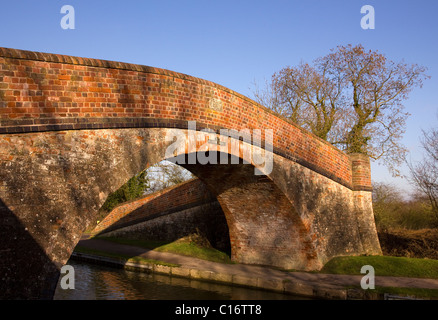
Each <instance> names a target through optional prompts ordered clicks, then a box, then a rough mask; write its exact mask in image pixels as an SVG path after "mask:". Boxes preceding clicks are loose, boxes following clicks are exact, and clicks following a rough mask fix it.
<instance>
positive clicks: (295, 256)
mask: <svg viewBox="0 0 438 320" xmlns="http://www.w3.org/2000/svg"><path fill="white" fill-rule="evenodd" d="M168 130H169V129H159V128H155V129H151V128H149V129H101V130H77V131H57V132H42V133H26V134H11V135H2V136H0V145H1V150H2V155H1V156H2V161H0V166H1V168H0V181H2V185H1V186H0V187H1V189H0V200H1V201H2V202H1V206H0V210H1V211H2V213H3V212H5V213H7V214H4V215H2V221H0V222H1V223H0V231H1V233H2V234H3V235H2V239H10V240H11V241H6V242H2V244H1V247H0V250H2V257H3V258H4V259H6V260H8V261H10V264H8V265H6V264H4V263H2V264H0V266H1V267H0V268H1V269H2V270H0V271H1V273H2V275H4V278H3V281H4V287H5V288H6V290H5V291H4V292H2V295H3V296H4V297H14V298H16V297H19V296H22V297H26V298H51V295H52V294H53V293H54V289H55V285H56V280H57V279H58V277H59V269H60V267H61V266H62V265H63V264H65V263H66V262H67V260H68V258H69V257H70V255H71V252H72V250H73V249H74V247H75V245H76V244H77V242H78V241H79V238H80V236H81V234H82V232H83V231H84V230H85V228H86V227H87V225H89V223H90V222H92V221H93V220H94V219H95V215H96V213H97V211H98V209H99V208H100V206H101V205H102V204H103V202H104V201H105V199H106V197H107V195H108V194H109V193H110V192H113V191H115V190H116V189H117V188H119V187H120V186H121V185H122V184H123V183H125V182H126V181H127V180H128V179H129V178H130V177H132V176H133V175H135V174H136V173H138V172H140V171H141V170H143V169H145V168H146V167H148V166H149V165H152V164H154V163H157V162H159V161H161V160H163V159H165V158H166V156H165V150H166V148H167V147H168V146H169V144H170V143H171V142H169V141H166V139H165V137H166V134H167V132H168ZM221 166H222V165H205V166H202V165H199V164H195V165H186V168H187V169H189V170H190V171H192V172H193V173H195V174H196V175H197V176H199V177H200V178H201V179H202V180H203V181H204V182H205V183H206V184H207V186H208V187H209V188H210V190H211V191H212V192H213V193H214V194H215V195H216V196H217V198H218V200H219V202H220V204H221V206H222V208H223V211H224V212H225V215H226V218H227V222H228V224H229V229H230V238H231V239H230V240H231V242H232V251H233V253H232V255H233V257H234V258H235V260H237V261H240V262H244V263H257V264H267V265H273V266H280V267H284V268H296V269H315V267H316V268H317V267H320V266H319V265H315V264H314V263H313V262H314V261H316V260H315V254H314V250H313V248H312V243H311V242H310V241H309V239H308V237H307V235H306V234H305V228H304V226H303V224H302V223H301V221H300V218H299V216H298V215H297V214H296V212H295V210H294V208H293V206H292V204H291V203H290V202H289V201H288V199H287V197H286V196H285V195H284V194H283V193H282V191H281V190H280V189H279V188H278V187H277V186H276V185H275V184H274V183H273V182H272V181H271V180H270V179H269V178H268V177H267V176H256V175H254V167H253V166H252V165H250V164H240V165H228V166H226V165H225V166H222V167H221ZM274 249H275V250H274ZM29 265H31V266H34V267H33V268H28V266H29ZM30 283H31V285H29V284H30ZM25 288H26V289H25Z"/></svg>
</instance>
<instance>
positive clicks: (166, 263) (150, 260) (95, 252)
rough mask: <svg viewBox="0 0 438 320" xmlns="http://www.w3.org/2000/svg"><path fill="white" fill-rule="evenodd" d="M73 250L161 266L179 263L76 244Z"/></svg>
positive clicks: (175, 265)
mask: <svg viewBox="0 0 438 320" xmlns="http://www.w3.org/2000/svg"><path fill="white" fill-rule="evenodd" d="M75 252H79V253H86V254H92V255H96V256H101V257H108V258H115V259H118V260H122V261H125V262H135V263H140V264H157V265H162V266H167V267H180V265H179V264H175V263H169V262H164V261H160V260H154V259H146V258H143V257H139V256H134V257H132V256H128V255H124V254H116V253H109V252H105V251H100V250H96V249H90V248H86V247H82V246H80V245H78V246H76V248H75Z"/></svg>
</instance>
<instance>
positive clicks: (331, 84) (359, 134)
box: [255, 45, 429, 175]
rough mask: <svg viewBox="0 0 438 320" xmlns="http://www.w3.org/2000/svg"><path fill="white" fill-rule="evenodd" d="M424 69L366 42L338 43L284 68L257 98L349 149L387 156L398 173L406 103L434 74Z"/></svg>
mask: <svg viewBox="0 0 438 320" xmlns="http://www.w3.org/2000/svg"><path fill="white" fill-rule="evenodd" d="M425 71H426V68H425V67H422V66H418V65H416V64H413V65H408V64H406V63H404V62H399V63H396V62H393V61H391V60H389V59H388V58H386V56H385V55H383V54H381V53H379V52H377V51H371V50H369V51H366V50H365V49H364V48H363V46H362V45H357V46H354V47H353V46H352V45H347V46H339V47H337V48H336V49H333V50H331V53H330V54H328V55H326V56H324V57H321V58H318V59H316V60H315V61H314V62H313V65H309V64H305V63H300V64H299V65H298V66H297V67H286V68H283V69H282V70H280V71H279V72H277V73H275V74H274V75H273V76H272V79H271V83H270V84H269V89H268V90H265V91H264V92H263V93H264V94H263V95H261V94H257V93H258V92H260V91H258V92H257V91H256V93H255V98H256V100H257V101H258V102H259V103H261V104H263V103H264V102H268V103H269V104H268V105H267V107H269V108H271V109H272V110H274V111H276V112H280V114H282V115H283V116H286V117H287V118H289V119H290V120H292V121H294V122H296V123H297V124H298V125H301V126H303V127H304V128H306V129H308V130H310V131H311V132H313V133H314V134H315V135H317V136H318V137H320V138H322V139H325V140H327V141H329V142H331V143H332V144H334V145H336V146H337V147H339V148H341V149H342V150H344V151H346V152H347V153H364V154H367V155H368V156H370V157H371V158H372V159H375V160H381V161H383V163H384V164H386V165H387V166H388V168H389V169H390V170H391V171H392V173H393V174H394V175H397V174H399V172H398V170H397V167H398V166H399V165H400V164H401V163H403V161H404V159H405V156H406V153H407V150H406V148H405V147H404V146H403V145H402V144H401V138H402V136H403V133H404V131H405V127H406V119H407V117H408V116H409V114H408V113H407V112H405V111H404V107H403V105H402V102H403V101H404V100H406V99H407V98H408V95H409V93H410V92H411V91H412V89H413V88H414V87H417V86H419V87H421V86H422V83H423V80H425V79H427V78H429V77H428V76H427V75H425V74H424V73H425ZM269 94H271V95H269Z"/></svg>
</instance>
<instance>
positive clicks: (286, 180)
mask: <svg viewBox="0 0 438 320" xmlns="http://www.w3.org/2000/svg"><path fill="white" fill-rule="evenodd" d="M188 121H196V129H197V130H198V131H199V130H201V129H204V128H209V129H211V130H213V131H214V132H217V133H220V130H221V129H235V130H238V131H239V130H249V132H250V133H252V136H253V137H255V134H258V133H257V132H256V131H257V130H258V129H260V130H261V131H260V134H261V141H262V144H261V146H260V147H261V148H262V149H263V148H264V149H266V150H268V149H269V148H268V147H269V145H268V142H269V140H268V139H267V138H266V135H265V132H266V130H272V132H273V140H272V150H273V154H272V162H273V165H272V171H270V172H267V171H263V170H262V171H261V172H262V174H261V175H255V174H254V172H255V171H254V167H255V166H256V164H255V163H252V162H251V163H244V162H243V163H242V162H241V163H239V164H230V163H229V164H224V165H222V164H220V165H217V164H206V165H203V164H201V163H199V162H197V163H190V164H187V163H186V164H182V166H184V167H185V168H186V169H188V170H190V171H191V172H192V173H193V174H195V175H196V176H197V177H198V178H199V179H200V180H201V181H202V182H203V183H204V184H205V185H206V187H207V188H208V190H209V191H210V192H211V194H212V195H214V197H216V199H217V201H218V203H219V204H220V206H221V208H222V211H223V213H224V216H225V218H226V222H227V225H228V228H229V237H230V244H231V254H232V259H233V260H235V261H236V262H241V263H248V264H265V265H271V266H275V267H280V268H294V269H298V270H316V269H319V268H321V267H322V265H323V264H324V263H325V262H326V261H328V260H329V259H330V258H331V257H334V256H337V255H345V254H347V255H349V254H354V255H357V254H379V253H381V250H380V246H379V242H378V238H377V233H376V230H375V224H374V216H373V212H372V205H371V192H370V191H371V181H370V165H369V159H368V158H367V157H365V156H363V155H358V154H356V155H347V154H345V153H343V152H342V151H340V150H338V149H337V148H335V147H333V146H332V145H330V144H329V143H327V142H325V141H323V140H321V139H319V138H317V137H316V136H314V135H312V134H311V133H309V132H307V131H305V130H303V129H302V128H299V127H298V126H296V125H295V124H293V123H291V122H289V121H287V120H286V119H283V118H281V117H278V116H276V115H275V114H273V113H272V112H271V111H270V110H268V109H266V108H265V107H263V106H261V105H259V104H257V103H255V102H254V101H252V100H250V99H249V98H247V97H244V96H242V95H240V94H239V93H236V92H234V91H232V90H230V89H227V88H225V87H222V86H220V85H218V84H215V83H212V82H210V81H206V80H202V79H198V78H194V77H191V76H188V75H184V74H180V73H176V72H173V71H168V70H163V69H158V68H153V67H147V66H141V65H133V64H127V63H121V62H113V61H104V60H96V59H89V58H78V57H71V56H64V55H57V54H48V53H40V52H31V51H23V50H16V49H7V48H0V212H1V221H0V234H1V236H2V240H3V239H5V240H4V241H2V244H1V247H0V252H2V260H1V263H0V271H1V274H3V275H4V277H3V279H2V281H3V284H2V288H3V287H4V288H6V289H5V290H2V292H1V294H2V295H3V296H5V297H10V296H12V297H18V298H19V297H23V298H50V297H51V296H52V295H53V290H54V285H55V284H56V280H57V279H58V277H59V269H60V267H61V266H62V265H63V264H65V263H66V261H67V260H68V258H69V257H70V255H71V252H72V251H73V249H74V247H75V245H76V244H77V242H78V241H79V239H80V236H81V234H82V232H83V231H84V230H85V229H86V228H87V226H89V225H91V224H92V223H95V220H96V217H97V212H98V210H99V208H100V207H101V205H102V204H103V202H104V201H105V199H106V197H107V196H108V194H109V193H110V192H113V191H115V190H117V189H118V188H119V187H120V186H121V185H123V184H124V183H125V182H126V181H127V180H128V179H129V178H131V177H132V176H134V175H135V174H137V173H139V172H140V171H142V170H144V169H146V168H147V167H148V166H150V165H153V164H155V163H158V162H160V161H162V160H163V159H166V150H167V148H168V147H169V146H170V145H171V144H172V143H173V142H172V141H169V140H167V139H166V137H168V136H169V134H171V133H175V132H178V133H180V134H182V135H185V136H188V135H189V131H191V130H188V129H189V124H188ZM237 138H238V139H237V141H238V143H239V145H240V146H245V145H248V141H245V139H243V138H239V137H237ZM227 139H229V140H232V139H235V138H233V137H227ZM235 140H236V139H235ZM220 141H221V142H222V138H221V139H220ZM201 146H202V143H201V142H199V141H197V142H196V149H195V150H194V151H190V152H195V153H197V154H200V153H201V151H202V150H201V148H200V147H201ZM249 147H250V148H260V147H255V146H251V145H250V146H249ZM185 150H186V149H184V150H178V152H179V155H183V156H184V153H185V152H186V151H185ZM187 152H188V151H187ZM227 152H228V151H227ZM232 152H233V151H230V155H233V156H235V157H241V154H240V151H239V150H238V151H237V154H232ZM29 279H32V280H29ZM29 283H32V286H29V285H28V284H29Z"/></svg>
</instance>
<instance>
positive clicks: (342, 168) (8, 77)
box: [0, 48, 369, 190]
mask: <svg viewBox="0 0 438 320" xmlns="http://www.w3.org/2000/svg"><path fill="white" fill-rule="evenodd" d="M0 80H1V83H0V134H2V133H3V134H10V133H27V132H42V131H63V130H82V129H110V128H179V129H187V128H188V121H196V123H197V129H198V130H201V129H204V128H210V129H212V130H215V131H216V132H217V133H219V130H220V129H222V128H224V129H235V130H242V129H249V130H253V129H263V130H267V129H272V130H273V133H274V141H273V151H274V153H275V154H278V155H281V156H282V157H285V158H287V159H289V160H293V161H295V162H297V163H299V164H301V165H303V166H305V167H307V168H309V169H311V170H313V171H316V172H318V173H320V174H323V175H324V176H326V177H328V178H330V179H332V180H334V181H336V182H338V183H341V184H342V185H344V186H346V187H348V188H350V189H353V188H355V189H356V188H360V185H355V184H354V183H353V181H352V169H351V161H350V159H349V156H348V155H346V154H345V153H343V152H342V151H340V150H339V149H337V148H335V147H333V146H332V145H331V144H329V143H327V142H326V141H323V140H321V139H319V138H317V137H316V136H314V135H313V134H311V133H309V132H307V131H305V130H304V129H302V128H300V127H298V126H297V125H295V124H293V123H291V122H290V121H288V120H286V119H283V118H281V117H278V116H277V115H275V114H273V113H272V112H271V111H270V110H269V109H267V108H265V107H263V106H261V105H259V104H257V103H256V102H254V101H252V100H251V99H249V98H247V97H245V96H243V95H241V94H239V93H237V92H234V91H232V90H230V89H228V88H225V87H223V86H221V85H218V84H216V83H213V82H210V81H206V80H203V79H199V78H195V77H192V76H188V75H185V74H181V73H177V72H173V71H169V70H164V69H159V68H153V67H148V66H143V65H136V64H129V63H122V62H115V61H106V60H98V59H88V58H80V57H72V56H66V55H58V54H49V53H41V52H33V51H24V50H16V49H8V48H0ZM263 139H264V136H263V132H262V140H263ZM365 189H366V190H368V189H369V188H368V187H366V188H365Z"/></svg>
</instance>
